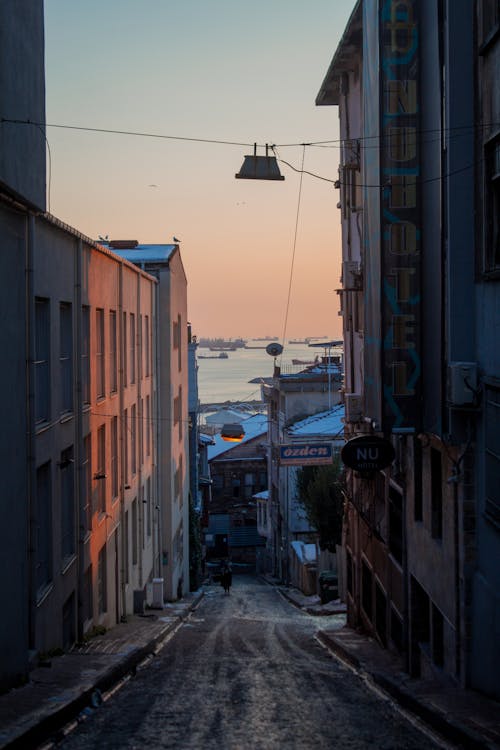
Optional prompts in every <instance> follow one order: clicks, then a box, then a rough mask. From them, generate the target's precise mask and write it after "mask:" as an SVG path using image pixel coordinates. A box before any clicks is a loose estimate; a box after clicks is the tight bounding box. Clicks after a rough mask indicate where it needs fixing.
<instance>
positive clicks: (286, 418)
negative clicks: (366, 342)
mask: <svg viewBox="0 0 500 750" xmlns="http://www.w3.org/2000/svg"><path fill="white" fill-rule="evenodd" d="M328 359H331V360H332V361H327V362H325V363H323V364H320V365H316V366H311V367H308V368H304V369H302V370H300V371H299V370H298V368H294V369H293V371H291V372H289V373H287V372H285V370H286V368H283V369H281V368H279V367H276V368H275V371H274V377H273V378H272V380H271V381H270V382H269V383H267V384H265V385H263V386H262V390H263V395H264V400H265V401H266V403H267V407H268V435H267V445H268V457H267V458H268V472H269V488H268V495H267V498H263V497H261V498H260V499H259V500H258V503H259V509H260V513H259V519H260V523H261V526H262V527H263V528H264V529H266V530H267V533H266V536H267V543H266V554H267V559H266V563H265V567H266V569H267V571H268V572H270V573H272V574H273V575H275V576H277V577H278V578H280V579H281V580H283V581H285V582H287V583H288V582H290V576H291V569H292V560H293V559H294V556H295V550H294V547H293V545H292V542H294V541H303V542H314V541H315V539H316V536H317V535H316V530H315V529H312V528H311V526H310V524H309V522H308V521H307V519H306V517H305V514H304V509H303V508H302V506H301V504H300V502H299V500H298V497H297V488H296V474H297V466H293V465H286V463H285V462H282V461H281V458H280V446H282V445H283V444H285V445H286V444H288V443H297V442H302V443H307V444H309V443H311V444H313V443H317V442H318V440H319V441H320V442H327V443H330V444H332V445H333V443H334V442H335V441H336V442H337V443H338V444H339V445H341V444H343V423H342V421H341V416H342V414H343V407H339V406H338V404H339V401H340V387H341V384H342V379H343V369H342V366H341V362H340V360H339V361H337V359H338V358H337V357H334V356H330V358H328ZM341 412H342V414H341ZM312 415H316V418H314V417H312ZM332 415H335V416H334V417H333V418H332ZM322 421H323V424H322V425H321V422H322ZM307 463H308V462H307V461H304V462H303V464H304V465H306V464H307Z"/></svg>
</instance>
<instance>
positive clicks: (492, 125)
mask: <svg viewBox="0 0 500 750" xmlns="http://www.w3.org/2000/svg"><path fill="white" fill-rule="evenodd" d="M0 123H11V124H16V125H35V126H37V127H43V128H60V129H63V130H78V131H84V132H90V133H108V134H110V135H130V136H134V137H138V138H159V139H163V140H174V141H188V142H191V143H212V144H217V145H222V146H248V147H252V148H253V147H254V146H255V145H257V146H258V147H259V148H263V146H264V145H265V144H255V142H254V143H249V142H244V141H230V140H221V139H216V138H194V137H189V136H181V135H165V134H163V133H150V132H147V131H136V130H119V129H116V128H98V127H92V126H84V125H67V124H64V123H55V122H53V123H49V122H37V121H36V120H30V119H26V120H23V119H19V118H8V117H1V118H0ZM499 125H500V123H498V122H490V123H482V124H480V125H461V126H455V127H451V128H444V129H443V128H429V129H426V130H416V131H415V133H416V134H418V135H425V134H427V133H436V134H440V136H441V135H442V134H443V133H453V132H455V131H460V130H466V131H470V132H475V131H476V130H479V129H481V128H485V129H488V128H495V127H498V126H499ZM383 137H384V136H383V135H380V134H378V135H368V136H361V137H359V138H355V139H352V138H351V139H348V140H356V141H359V142H360V143H361V144H363V142H364V141H372V140H380V139H381V138H383ZM345 140H346V139H345V138H337V139H331V140H325V141H309V142H305V143H304V142H301V143H281V144H279V143H278V144H267V145H270V146H271V148H273V147H276V148H294V147H297V146H313V147H337V148H340V147H341V146H342V144H343V143H344V142H345ZM335 144H338V146H336V145H335ZM375 148H380V146H375Z"/></svg>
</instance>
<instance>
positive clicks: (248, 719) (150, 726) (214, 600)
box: [60, 576, 438, 750]
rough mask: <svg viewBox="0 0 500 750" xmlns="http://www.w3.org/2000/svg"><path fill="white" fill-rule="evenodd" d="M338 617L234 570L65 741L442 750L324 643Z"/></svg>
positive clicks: (225, 749) (235, 749)
mask: <svg viewBox="0 0 500 750" xmlns="http://www.w3.org/2000/svg"><path fill="white" fill-rule="evenodd" d="M327 619H328V623H326V622H325V618H321V617H312V616H310V615H307V614H305V613H303V612H301V611H299V610H297V609H296V608H295V607H293V606H292V605H291V604H290V603H289V602H287V601H285V600H284V599H283V598H282V597H281V595H280V594H279V592H278V591H277V590H276V589H274V588H272V587H270V586H268V585H267V584H265V583H263V582H261V581H259V580H257V579H255V578H252V577H246V576H235V577H234V579H233V588H232V589H231V593H230V595H225V594H224V592H223V590H222V588H220V587H219V586H213V587H210V588H209V589H208V590H207V592H206V595H205V597H204V599H203V600H202V602H201V604H200V606H199V607H198V608H197V609H196V611H195V612H194V613H193V614H192V615H191V617H190V618H189V619H188V620H187V621H186V622H185V623H184V624H183V625H182V626H181V628H180V629H179V630H178V631H177V633H176V634H175V635H174V636H173V637H172V638H171V640H170V641H168V643H167V644H166V645H165V646H164V648H163V649H162V651H161V652H160V653H159V654H158V656H157V657H155V658H154V660H153V661H152V662H151V663H150V664H149V665H148V666H147V667H145V668H144V669H142V670H140V671H139V672H138V673H137V675H136V677H134V678H133V679H132V680H130V681H129V682H128V683H126V684H125V685H124V686H123V688H122V689H121V690H119V691H118V692H116V693H115V694H114V695H113V696H112V697H111V698H110V699H109V700H107V701H106V702H105V703H104V704H103V705H102V706H101V708H99V709H98V710H97V711H95V712H94V713H93V715H92V716H91V717H90V718H88V719H87V720H86V721H85V722H83V723H82V724H80V725H79V726H78V727H77V728H76V729H75V730H74V731H73V732H72V733H71V734H70V735H69V736H68V737H67V739H66V740H65V741H64V742H63V743H62V744H61V745H60V747H61V748H64V750H82V749H83V748H99V750H102V749H104V750H113V749H114V748H120V750H123V749H124V748H137V749H139V748H140V749H141V750H145V749H146V748H149V749H156V748H176V750H177V749H178V750H184V749H185V750H212V748H213V749H215V748H217V750H253V749H259V750H268V749H269V750H270V749H273V750H274V749H278V748H279V749H280V750H281V749H282V748H283V749H286V750H288V749H290V750H291V749H294V748H297V749H300V750H309V749H311V750H317V749H318V748H339V749H342V750H344V749H346V750H347V749H348V750H361V748H383V749H384V750H410V749H412V750H423V749H425V748H434V747H438V745H435V744H434V743H433V741H432V740H431V739H430V738H429V736H425V735H423V734H421V733H420V731H419V730H418V729H417V728H416V727H415V726H413V725H412V724H411V723H409V722H407V721H406V719H405V718H404V717H402V716H401V715H400V714H399V713H398V711H397V710H396V709H395V708H394V707H393V706H392V704H391V703H390V702H388V701H386V700H383V699H382V698H380V697H379V696H377V695H376V694H374V693H373V692H371V691H370V690H369V689H368V688H367V687H366V685H365V683H364V682H363V681H362V680H361V679H360V678H359V677H358V676H357V675H356V674H354V673H353V672H352V671H351V670H349V669H348V668H346V667H345V666H343V665H342V664H341V663H339V662H338V661H337V660H336V659H335V658H333V657H332V656H331V655H330V654H329V653H328V652H327V651H326V650H325V649H324V648H323V647H322V646H321V645H320V644H319V643H318V642H317V641H316V639H315V638H314V635H315V633H316V632H317V630H318V629H319V628H320V627H325V626H326V625H328V627H329V628H330V627H332V625H333V624H334V622H335V618H332V617H328V618H327ZM342 621H343V619H342V618H337V622H338V625H339V627H340V626H341V624H342Z"/></svg>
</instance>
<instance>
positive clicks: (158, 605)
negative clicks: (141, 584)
mask: <svg viewBox="0 0 500 750" xmlns="http://www.w3.org/2000/svg"><path fill="white" fill-rule="evenodd" d="M148 585H149V584H148ZM147 593H149V591H148V592H147ZM146 596H147V595H146ZM148 603H149V602H148ZM150 606H151V607H152V608H153V609H163V578H153V582H152V584H151V605H150Z"/></svg>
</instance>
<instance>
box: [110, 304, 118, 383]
mask: <svg viewBox="0 0 500 750" xmlns="http://www.w3.org/2000/svg"><path fill="white" fill-rule="evenodd" d="M109 378H110V383H109V390H110V391H111V393H116V391H117V389H118V352H117V349H116V311H115V310H111V311H110V313H109Z"/></svg>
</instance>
